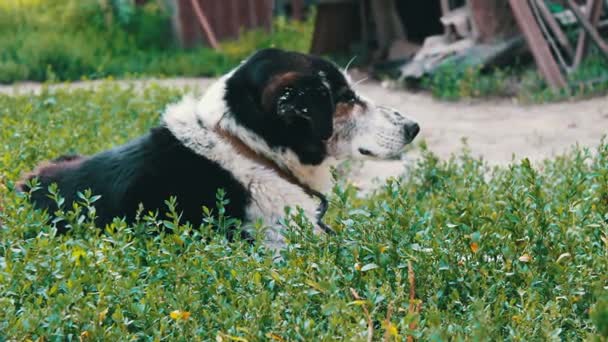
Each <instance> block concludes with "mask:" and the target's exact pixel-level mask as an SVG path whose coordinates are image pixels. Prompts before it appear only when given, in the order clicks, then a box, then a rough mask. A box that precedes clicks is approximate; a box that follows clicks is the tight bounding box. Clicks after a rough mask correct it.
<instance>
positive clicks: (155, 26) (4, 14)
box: [0, 0, 314, 83]
mask: <svg viewBox="0 0 608 342" xmlns="http://www.w3.org/2000/svg"><path fill="white" fill-rule="evenodd" d="M3 1H6V0H3ZM129 3H130V2H129V1H102V0H46V1H37V0H8V1H7V2H2V3H0V46H1V47H2V48H1V49H0V83H12V82H15V81H20V80H34V81H58V80H59V81H66V80H80V79H92V78H93V79H94V78H103V77H106V76H115V77H121V78H130V77H139V76H146V77H164V76H219V75H221V74H223V73H225V72H227V71H228V70H230V69H232V68H233V67H234V66H235V65H237V64H238V63H239V62H240V61H241V60H242V59H243V58H245V57H247V56H248V55H249V54H251V53H252V52H254V51H255V50H257V49H260V48H265V47H278V48H283V49H288V50H294V51H302V52H304V51H308V49H309V47H310V43H311V41H312V31H313V20H314V16H311V17H310V19H309V20H308V21H306V22H290V21H287V20H285V19H284V18H277V19H275V21H274V23H273V27H272V30H271V32H270V33H269V32H266V31H264V30H253V31H250V32H243V34H242V35H241V36H240V37H239V39H237V40H236V41H226V42H223V43H222V44H221V48H220V50H219V51H216V50H212V49H210V48H205V47H199V48H195V49H189V50H184V49H181V48H179V47H177V46H176V43H175V40H174V39H173V36H172V33H171V24H170V19H169V17H168V14H167V13H168V12H167V10H166V9H164V7H162V6H159V3H160V4H162V3H163V1H156V0H154V1H153V0H149V1H148V2H147V4H146V5H145V6H143V7H133V6H131V5H128V4H129ZM103 4H106V5H105V6H104V5H103ZM110 4H114V5H110Z"/></svg>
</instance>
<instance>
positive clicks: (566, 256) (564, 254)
mask: <svg viewBox="0 0 608 342" xmlns="http://www.w3.org/2000/svg"><path fill="white" fill-rule="evenodd" d="M571 256H572V255H571V254H570V253H562V254H561V255H560V256H559V257H558V258H557V261H556V262H557V263H559V262H560V261H562V260H563V259H566V258H569V257H571Z"/></svg>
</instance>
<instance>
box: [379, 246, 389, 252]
mask: <svg viewBox="0 0 608 342" xmlns="http://www.w3.org/2000/svg"><path fill="white" fill-rule="evenodd" d="M387 249H388V247H387V246H382V247H380V253H384V252H386V250H387Z"/></svg>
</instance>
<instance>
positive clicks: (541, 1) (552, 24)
mask: <svg viewBox="0 0 608 342" xmlns="http://www.w3.org/2000/svg"><path fill="white" fill-rule="evenodd" d="M533 1H536V4H537V5H538V9H539V10H540V13H541V15H542V16H543V18H544V19H545V20H546V21H547V24H548V25H549V28H550V29H551V31H552V32H553V34H555V37H556V38H557V41H558V42H559V43H560V44H561V45H562V46H563V47H564V49H565V50H566V52H567V53H568V55H569V57H570V58H573V56H574V48H573V47H572V44H570V40H568V37H567V36H566V34H565V33H564V31H562V29H561V27H559V23H558V22H557V20H556V19H555V17H554V16H553V13H551V11H550V10H549V7H547V4H546V3H545V0H533Z"/></svg>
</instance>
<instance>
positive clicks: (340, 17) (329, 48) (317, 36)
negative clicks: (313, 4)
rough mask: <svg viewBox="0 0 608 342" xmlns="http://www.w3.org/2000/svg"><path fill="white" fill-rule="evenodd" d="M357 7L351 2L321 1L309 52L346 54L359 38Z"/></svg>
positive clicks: (359, 25) (359, 26) (359, 24)
mask: <svg viewBox="0 0 608 342" xmlns="http://www.w3.org/2000/svg"><path fill="white" fill-rule="evenodd" d="M359 15H360V13H359V7H358V6H357V3H355V2H353V1H344V0H341V1H337V0H332V1H327V0H325V1H323V2H320V3H319V4H318V5H317V18H316V22H315V31H314V33H313V38H312V47H311V49H310V50H311V52H312V53H314V54H318V55H322V54H327V53H337V52H340V53H347V52H348V51H349V50H350V47H351V44H352V43H353V42H355V41H358V40H359V39H360V36H361V32H360V31H361V23H360V21H359V20H360V17H359Z"/></svg>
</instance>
